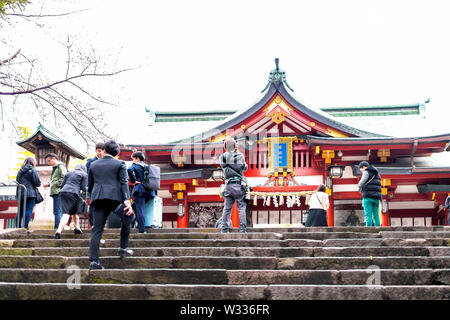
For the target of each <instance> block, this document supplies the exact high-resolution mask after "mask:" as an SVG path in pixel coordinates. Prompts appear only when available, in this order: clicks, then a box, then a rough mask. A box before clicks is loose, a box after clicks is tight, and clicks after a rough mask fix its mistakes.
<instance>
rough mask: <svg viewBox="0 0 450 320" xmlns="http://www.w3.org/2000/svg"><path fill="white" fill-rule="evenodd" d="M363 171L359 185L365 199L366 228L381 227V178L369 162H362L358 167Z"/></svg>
mask: <svg viewBox="0 0 450 320" xmlns="http://www.w3.org/2000/svg"><path fill="white" fill-rule="evenodd" d="M358 168H359V170H360V171H361V173H362V175H361V180H360V181H359V183H358V187H359V190H360V191H361V194H362V198H363V207H364V215H365V217H366V226H367V227H370V226H375V227H379V226H380V214H379V210H380V200H381V176H380V173H379V172H378V170H377V168H375V167H374V166H373V165H370V164H369V163H368V162H367V161H361V162H360V163H359V165H358Z"/></svg>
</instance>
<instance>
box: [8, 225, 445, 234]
mask: <svg viewBox="0 0 450 320" xmlns="http://www.w3.org/2000/svg"><path fill="white" fill-rule="evenodd" d="M9 230H10V231H9V232H4V233H11V232H15V233H24V234H26V233H34V234H51V233H52V231H50V230H31V231H27V230H25V229H9ZM238 230H239V229H238V228H232V229H231V232H232V233H238ZM219 231H220V229H218V228H179V229H178V228H170V229H169V228H157V229H147V232H149V233H216V232H219ZM247 231H248V232H249V233H252V232H275V233H284V232H364V233H378V232H380V231H426V232H432V231H450V227H448V226H431V227H427V226H416V227H365V226H358V227H356V226H355V227H347V226H337V227H301V228H298V227H267V228H247ZM64 232H66V231H64ZM83 232H85V233H90V232H91V231H90V230H88V229H86V230H83ZM131 232H132V233H137V229H132V231H131ZM1 233H2V232H0V236H1ZM104 233H117V234H118V233H120V229H119V228H105V231H104Z"/></svg>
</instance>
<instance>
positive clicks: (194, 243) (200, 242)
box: [0, 239, 322, 248]
mask: <svg viewBox="0 0 450 320" xmlns="http://www.w3.org/2000/svg"><path fill="white" fill-rule="evenodd" d="M104 240H105V241H104V243H103V244H101V246H102V247H112V248H118V247H119V240H118V239H104ZM1 241H7V245H5V247H6V246H12V247H14V248H37V247H59V248H61V247H67V248H70V247H89V241H90V239H58V240H57V239H21V240H0V244H1ZM321 245H322V241H320V240H305V239H299V240H270V239H258V240H255V239H215V240H213V239H175V240H173V239H167V240H163V239H142V240H137V239H131V240H130V241H129V247H130V248H139V247H236V248H237V247H314V246H321ZM0 246H1V245H0Z"/></svg>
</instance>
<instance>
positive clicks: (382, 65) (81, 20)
mask: <svg viewBox="0 0 450 320" xmlns="http://www.w3.org/2000/svg"><path fill="white" fill-rule="evenodd" d="M32 2H33V4H32V5H33V6H34V8H36V7H40V6H41V4H42V3H44V5H43V7H44V9H45V10H47V11H52V10H55V11H56V12H57V11H58V10H61V8H63V9H64V10H75V9H76V10H83V11H82V12H79V13H76V14H73V15H71V16H69V17H61V18H57V19H53V18H52V19H51V20H50V19H49V20H48V21H50V23H49V25H50V26H51V27H49V28H48V29H44V33H42V32H41V34H40V35H39V36H38V35H37V34H35V33H34V32H33V30H32V29H30V30H29V32H28V33H27V34H25V35H23V36H22V35H19V34H17V38H16V41H17V42H18V43H19V44H20V46H21V47H22V48H23V51H22V52H24V51H25V50H26V49H29V51H28V52H33V54H36V55H37V56H39V57H40V59H41V60H42V61H44V62H45V59H47V64H48V70H47V72H48V73H49V77H50V78H54V79H59V78H61V77H63V76H64V75H65V74H64V73H65V67H64V66H65V59H66V55H65V48H64V46H63V45H60V44H57V45H55V40H56V42H57V41H61V42H62V41H64V40H63V39H65V37H66V35H67V34H70V36H71V39H72V40H73V41H75V42H76V43H77V45H80V46H84V47H85V48H89V47H92V48H95V50H96V54H97V55H98V56H101V57H104V58H105V61H109V62H111V61H113V62H114V64H115V68H116V69H121V68H128V67H133V68H134V67H139V68H138V69H136V70H135V71H131V72H127V73H126V74H125V75H122V76H120V77H117V78H116V79H115V81H114V83H113V81H111V82H110V81H109V80H108V81H106V82H104V83H102V85H101V86H102V90H106V89H110V96H111V97H113V98H114V99H117V101H119V103H120V104H121V105H122V106H124V107H126V109H121V110H120V112H119V114H120V116H119V117H117V113H115V116H116V117H115V119H116V121H118V123H120V122H121V123H123V122H124V119H127V121H128V123H130V122H129V121H132V118H133V116H134V115H139V117H141V118H142V115H144V116H145V112H143V110H144V108H146V107H147V108H150V109H153V110H171V111H183V110H219V109H221V110H223V109H234V110H236V109H242V108H247V107H250V106H251V105H252V104H253V103H254V102H256V100H257V99H259V98H260V96H261V90H262V89H263V88H264V87H265V86H266V84H267V81H268V75H269V72H270V71H271V70H272V69H273V68H274V67H275V65H274V58H276V57H278V58H279V59H280V68H281V69H284V70H285V71H286V76H287V81H288V84H289V85H290V86H291V87H292V88H293V89H294V92H293V96H294V97H295V98H296V99H298V100H299V101H301V102H303V103H304V104H306V105H307V106H309V107H324V106H362V105H385V104H386V105H387V104H402V103H413V102H421V101H424V100H425V99H427V98H431V103H430V104H429V105H427V108H428V110H427V114H428V117H429V118H434V119H441V120H442V121H441V122H444V120H445V119H446V117H445V116H443V114H444V115H448V114H449V112H448V110H449V107H450V93H449V88H450V43H449V38H450V34H449V33H450V19H448V12H449V11H448V5H447V4H448V1H446V0H442V1H436V0H434V1H433V0H427V1H414V0H407V1H406V0H405V1H396V0H393V1H392V0H391V1H385V0H378V1H373V0H372V1H365V0H342V1H334V0H322V1H321V0H314V1H300V0H297V1H286V0H277V1H267V0H258V1H248V0H247V1H244V0H239V1H236V0H228V1H214V0H189V1H186V0H164V1H161V0H159V1H153V0H147V1H133V2H125V1H123V0H122V1H119V0H70V1H69V0H67V1H54V0H53V1H38V0H35V1H32ZM31 27H32V25H31ZM23 30H24V29H20V31H21V32H22V31H23ZM30 36H31V37H30ZM13 49H14V48H11V50H13ZM25 52H26V51H25ZM124 110H125V111H124ZM124 114H126V118H124ZM445 122H448V121H446V120H445Z"/></svg>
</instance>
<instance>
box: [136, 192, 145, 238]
mask: <svg viewBox="0 0 450 320" xmlns="http://www.w3.org/2000/svg"><path fill="white" fill-rule="evenodd" d="M133 199H134V201H133V204H134V207H135V209H136V220H137V223H138V228H139V232H141V233H142V232H145V216H144V209H145V202H146V198H145V197H141V196H138V195H134V198H133Z"/></svg>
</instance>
